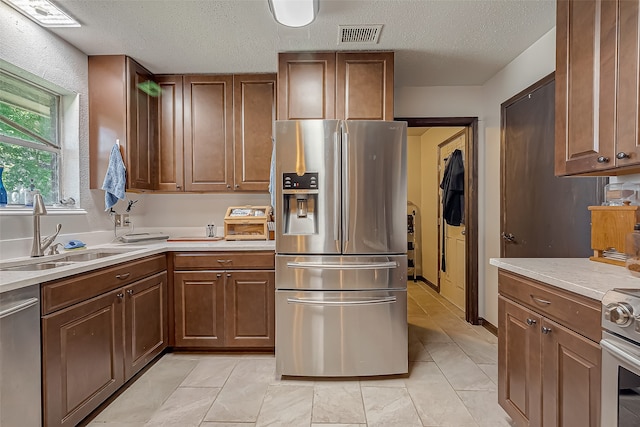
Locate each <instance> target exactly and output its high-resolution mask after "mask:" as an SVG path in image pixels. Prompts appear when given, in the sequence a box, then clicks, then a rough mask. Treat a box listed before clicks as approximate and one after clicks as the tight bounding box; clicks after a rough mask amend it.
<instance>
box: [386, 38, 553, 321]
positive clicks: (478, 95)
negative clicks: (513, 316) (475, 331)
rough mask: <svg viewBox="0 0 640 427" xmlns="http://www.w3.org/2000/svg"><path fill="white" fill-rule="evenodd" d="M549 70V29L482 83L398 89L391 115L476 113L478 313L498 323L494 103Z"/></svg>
mask: <svg viewBox="0 0 640 427" xmlns="http://www.w3.org/2000/svg"><path fill="white" fill-rule="evenodd" d="M554 70H555V28H554V29H553V30H551V31H549V32H548V33H547V34H545V35H544V36H543V37H541V38H540V39H539V40H538V41H537V42H536V43H534V44H533V45H532V46H531V47H529V48H528V49H527V50H526V51H524V52H523V53H522V54H520V55H519V56H518V57H517V58H516V59H514V60H513V61H512V62H511V63H510V64H508V65H507V66H506V67H505V68H504V69H502V70H501V71H500V72H498V73H497V74H496V75H495V76H494V77H492V78H491V79H490V80H489V81H488V82H487V83H485V84H484V85H483V86H456V87H399V88H397V89H396V97H395V114H396V116H397V117H478V119H479V122H478V133H479V135H478V185H479V188H478V196H479V200H478V227H479V230H478V257H479V260H478V264H479V266H478V269H479V272H478V273H479V278H478V280H479V283H478V287H479V314H480V316H481V317H483V318H485V319H486V320H488V321H489V322H491V323H492V324H493V325H495V326H497V325H498V278H497V277H498V276H497V269H496V268H495V267H492V266H490V265H489V258H492V257H499V256H500V240H499V239H500V237H499V231H500V104H501V103H503V102H504V101H506V100H507V99H509V98H511V97H512V96H513V95H515V94H517V93H518V92H520V91H521V90H523V89H525V88H526V87H528V86H530V85H531V84H533V83H535V82H536V81H538V80H540V79H541V78H543V77H544V76H546V75H548V74H550V73H551V72H553V71H554Z"/></svg>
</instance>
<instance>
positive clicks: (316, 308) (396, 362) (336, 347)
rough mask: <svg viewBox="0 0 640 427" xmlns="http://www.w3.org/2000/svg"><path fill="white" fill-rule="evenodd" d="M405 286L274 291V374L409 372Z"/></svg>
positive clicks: (334, 374) (369, 374) (326, 374)
mask: <svg viewBox="0 0 640 427" xmlns="http://www.w3.org/2000/svg"><path fill="white" fill-rule="evenodd" d="M408 358H409V355H408V343H407V291H406V290H376V291H370V290H366V291H276V375H277V376H278V377H279V376H281V375H294V376H321V377H344V376H374V375H389V374H406V373H407V372H408Z"/></svg>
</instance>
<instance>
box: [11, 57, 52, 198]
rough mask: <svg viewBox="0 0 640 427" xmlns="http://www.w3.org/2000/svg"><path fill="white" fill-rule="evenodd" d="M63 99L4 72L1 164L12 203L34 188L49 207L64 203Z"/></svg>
mask: <svg viewBox="0 0 640 427" xmlns="http://www.w3.org/2000/svg"><path fill="white" fill-rule="evenodd" d="M60 102H61V97H60V95H58V94H56V93H53V92H51V91H49V90H47V89H44V88H42V87H40V86H38V85H36V84H33V83H31V82H28V81H26V80H23V79H21V78H19V77H17V76H15V75H13V74H10V73H8V72H6V71H3V70H0V164H2V165H4V172H3V174H2V181H3V182H4V186H5V188H6V189H7V195H8V202H9V204H10V205H11V204H13V205H20V204H24V199H23V197H24V191H23V192H22V196H21V194H20V193H21V192H20V190H21V189H23V190H29V186H30V185H31V184H33V185H34V187H35V188H36V189H38V190H40V192H41V193H42V196H43V198H44V201H45V203H46V204H49V205H50V204H52V203H55V202H57V201H58V200H59V199H60V197H59V196H60V190H59V180H60V161H61V147H60V123H61V120H60V115H61V114H60Z"/></svg>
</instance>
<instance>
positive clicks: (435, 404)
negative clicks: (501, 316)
mask: <svg viewBox="0 0 640 427" xmlns="http://www.w3.org/2000/svg"><path fill="white" fill-rule="evenodd" d="M408 304H409V361H410V363H409V369H410V372H409V376H408V377H407V378H398V377H396V378H388V379H381V378H376V379H363V380H353V379H351V380H345V381H333V380H331V381H329V380H324V381H323V380H318V381H312V380H309V379H305V380H293V379H285V380H277V379H275V359H274V357H273V356H272V355H238V356H234V355H228V354H221V355H216V354H193V353H191V354H187V353H170V354H166V355H165V356H163V357H162V359H160V360H159V361H158V362H157V363H156V364H155V365H153V366H152V367H151V368H150V369H149V370H148V371H147V372H145V373H144V375H142V376H141V377H140V378H139V379H138V381H136V382H135V383H134V384H133V385H131V386H130V387H129V388H128V389H127V390H125V391H124V392H123V393H122V394H121V395H120V396H119V397H118V398H117V399H115V400H114V401H113V402H112V403H111V404H110V405H109V406H108V407H106V408H105V409H104V410H103V411H102V412H101V413H100V414H98V415H97V416H96V417H95V418H94V419H93V420H92V421H91V422H90V423H89V426H91V427H142V426H174V427H189V426H201V427H254V426H256V427H258V426H292V427H302V426H306V427H338V426H340V427H353V426H360V427H362V426H369V427H374V426H375V427H378V426H380V427H387V426H390V427H395V426H398V427H412V426H417V427H419V426H430V427H431V426H434V427H435V426H451V427H471V426H474V427H499V426H512V425H513V424H512V421H511V419H510V418H509V417H508V416H507V415H506V414H505V412H504V411H503V410H502V408H500V406H499V405H498V403H497V400H498V399H497V381H498V379H497V377H498V369H497V352H498V344H497V343H498V340H497V338H496V337H495V336H494V335H492V334H491V333H490V332H488V331H487V330H486V329H484V328H483V327H481V326H472V325H469V324H468V323H466V322H464V320H463V313H462V312H461V311H460V310H458V309H457V308H456V307H455V306H453V305H452V304H450V303H449V302H448V301H446V300H444V299H443V298H441V297H440V296H439V295H438V294H437V293H435V292H434V291H433V290H431V289H430V288H429V287H427V286H426V285H424V284H422V283H420V282H418V283H413V282H409V303H408Z"/></svg>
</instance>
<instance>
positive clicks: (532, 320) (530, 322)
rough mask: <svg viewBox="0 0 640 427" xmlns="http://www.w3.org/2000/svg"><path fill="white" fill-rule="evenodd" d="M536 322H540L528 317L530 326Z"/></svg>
mask: <svg viewBox="0 0 640 427" xmlns="http://www.w3.org/2000/svg"><path fill="white" fill-rule="evenodd" d="M536 323H538V321H537V320H535V319H527V325H529V326H533V325H535V324H536Z"/></svg>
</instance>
